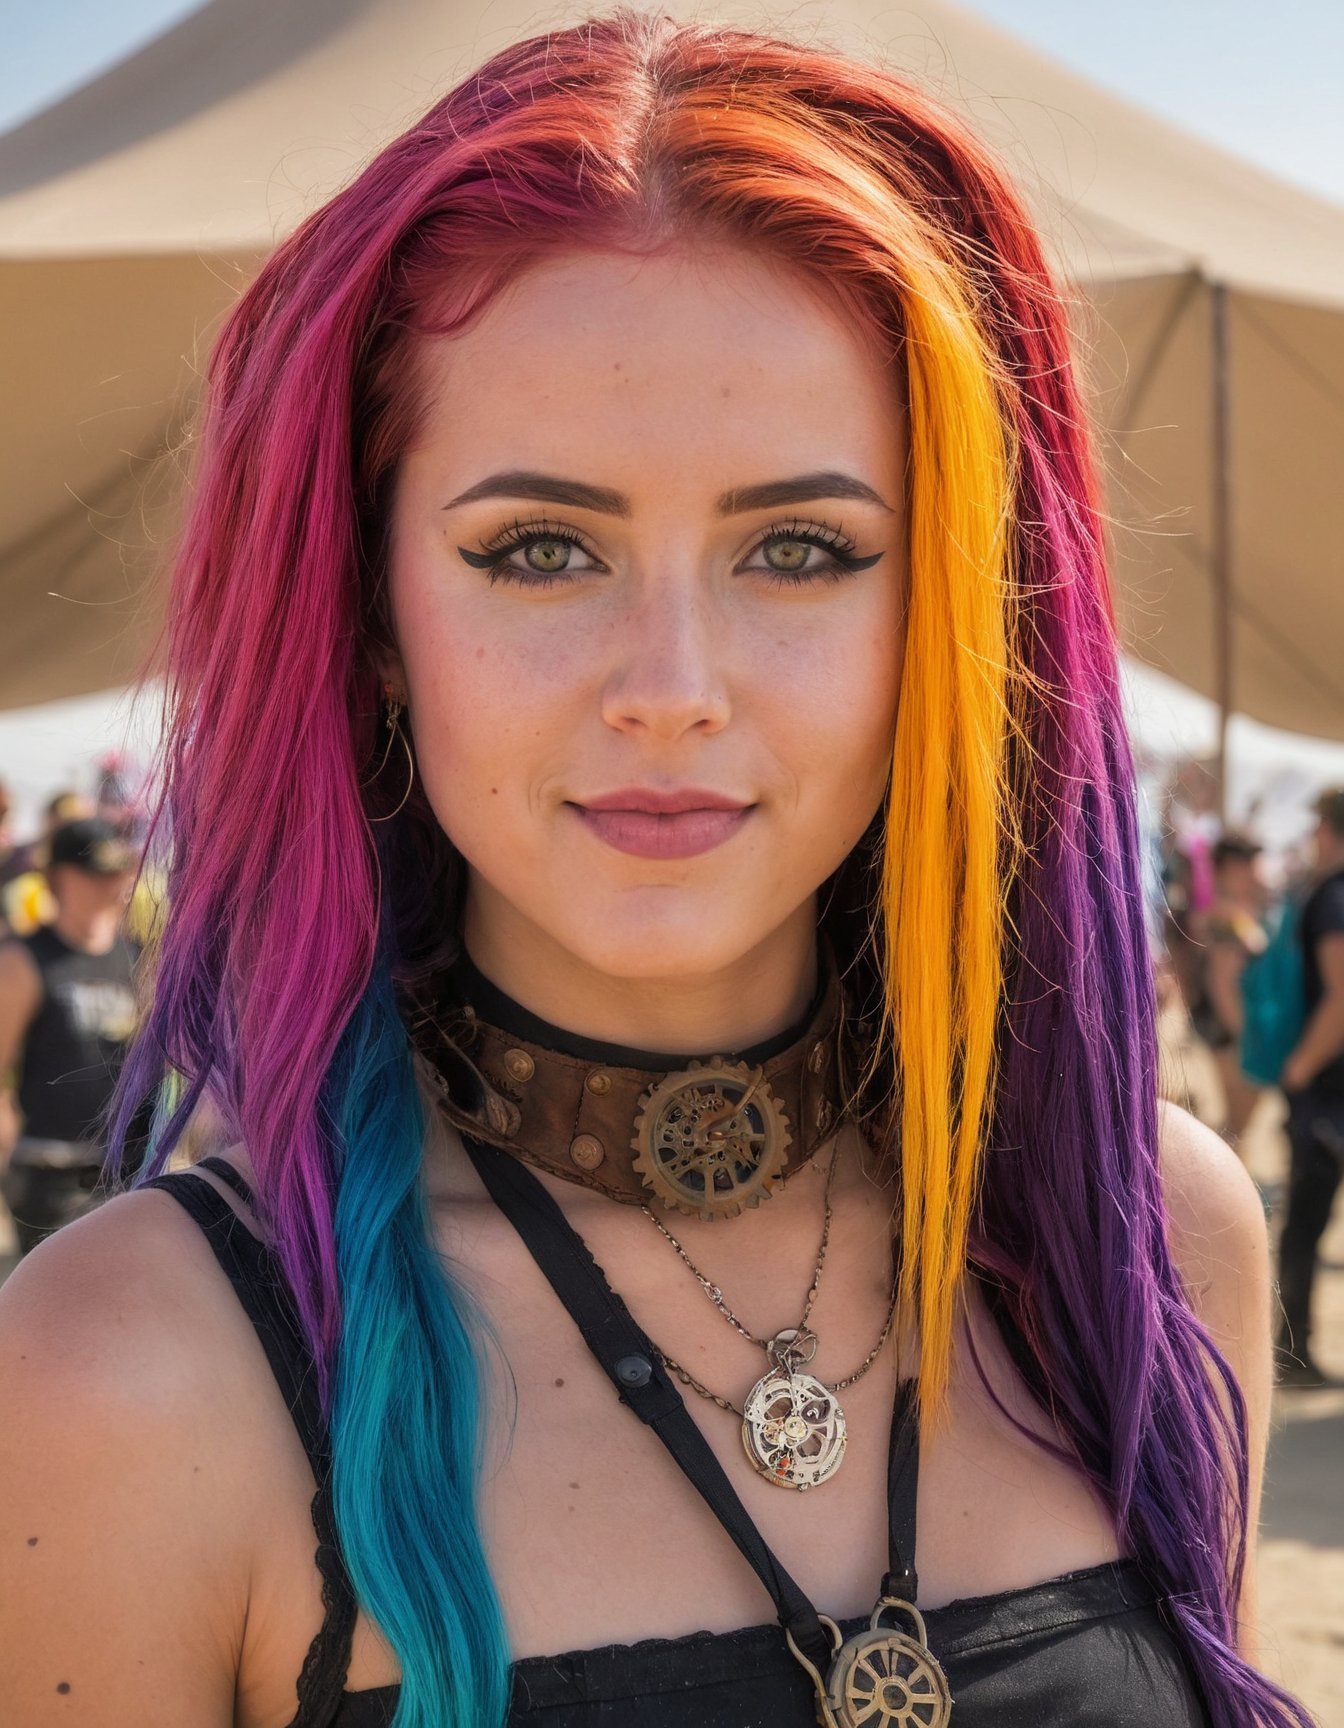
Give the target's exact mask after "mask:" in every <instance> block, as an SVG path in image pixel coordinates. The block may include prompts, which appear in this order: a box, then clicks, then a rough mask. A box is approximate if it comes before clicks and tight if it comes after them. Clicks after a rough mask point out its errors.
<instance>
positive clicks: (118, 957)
mask: <svg viewBox="0 0 1344 1728" xmlns="http://www.w3.org/2000/svg"><path fill="white" fill-rule="evenodd" d="M135 866H136V858H135V853H134V852H133V850H132V849H131V847H130V846H128V845H127V844H126V842H125V841H124V840H123V839H122V837H121V835H120V833H119V832H118V830H117V829H116V828H115V827H114V826H113V824H112V823H110V822H106V821H103V820H102V819H101V818H97V817H88V818H85V819H82V820H78V821H74V822H66V823H63V824H61V825H60V826H59V827H57V828H56V829H55V830H54V831H53V833H52V835H51V838H50V842H49V847H48V856H47V864H46V875H47V879H48V882H49V884H50V888H51V894H52V898H53V901H54V903H55V907H56V913H55V917H54V918H53V920H52V921H51V923H49V924H46V925H44V926H43V927H42V928H40V929H38V930H35V931H33V932H32V933H31V934H29V935H26V936H22V937H17V938H13V939H11V940H8V941H6V942H4V943H3V944H0V1167H3V1165H4V1163H5V1162H6V1158H7V1162H8V1169H7V1172H6V1176H5V1198H6V1199H7V1201H8V1203H9V1207H10V1210H11V1212H12V1213H13V1215H14V1222H15V1226H16V1230H17V1233H18V1239H19V1251H20V1253H27V1252H28V1251H29V1250H30V1249H31V1248H33V1247H34V1246H35V1245H36V1244H37V1243H38V1242H39V1241H41V1240H42V1238H43V1237H44V1236H47V1235H49V1234H50V1233H51V1231H52V1230H54V1229H56V1228H57V1227H58V1226H59V1225H61V1224H64V1223H66V1222H68V1221H69V1220H70V1219H72V1218H75V1217H78V1216H80V1215H81V1214H82V1213H84V1212H86V1211H88V1210H89V1209H90V1208H91V1207H92V1206H93V1205H94V1204H95V1201H96V1195H95V1192H94V1190H95V1187H96V1184H97V1181H98V1175H99V1171H100V1168H101V1165H102V1143H101V1119H102V1115H103V1111H104V1108H105V1107H106V1105H107V1102H108V1100H109V1098H110V1097H111V1094H112V1089H113V1086H114V1085H115V1083H116V1078H117V1072H118V1069H119V1067H120V1062H121V1056H122V1052H123V1050H124V1047H125V1045H126V1043H127V1042H128V1040H129V1039H130V1036H131V1033H132V1032H133V1030H134V1027H135V992H134V989H133V986H132V974H133V969H134V966H135V962H136V959H137V958H138V949H137V947H136V945H135V944H134V943H133V942H131V941H130V940H129V939H128V938H127V937H126V935H125V934H124V933H123V931H122V921H123V918H124V915H125V910H126V904H127V900H128V898H129V895H130V892H131V886H132V884H133V882H134V880H135ZM11 1081H12V1085H11V1084H10V1082H11Z"/></svg>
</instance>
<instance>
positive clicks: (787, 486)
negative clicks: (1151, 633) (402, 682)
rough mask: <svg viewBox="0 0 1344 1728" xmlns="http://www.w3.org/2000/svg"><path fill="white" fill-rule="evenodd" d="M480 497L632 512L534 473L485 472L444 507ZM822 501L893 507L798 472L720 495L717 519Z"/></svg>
mask: <svg viewBox="0 0 1344 1728" xmlns="http://www.w3.org/2000/svg"><path fill="white" fill-rule="evenodd" d="M482 498H529V499H533V500H535V501H536V502H538V503H542V504H568V505H569V506H570V507H571V508H572V509H575V510H595V511H597V512H598V514H599V515H602V516H629V515H630V514H631V508H630V500H629V499H628V498H627V497H626V496H625V494H624V493H623V492H613V491H612V490H610V488H608V487H606V486H589V485H586V484H585V483H584V482H583V481H582V480H562V479H560V478H559V477H558V476H557V475H554V474H536V473H533V472H531V471H530V470H528V469H511V470H510V471H509V472H507V473H503V474H489V475H487V476H486V478H485V479H484V480H478V481H477V483H476V484H475V485H474V486H469V487H468V488H467V490H466V491H465V492H459V493H458V495H457V497H456V498H454V499H453V500H452V501H451V502H450V503H448V504H445V505H444V509H445V510H456V509H457V508H458V507H459V505H462V504H475V503H478V502H479V501H480V500H481V499H482ZM820 498H855V499H858V500H860V501H861V502H863V503H865V504H876V505H878V506H879V507H880V508H881V509H883V510H886V511H888V512H889V513H890V512H891V505H890V504H888V503H887V501H886V499H885V498H883V497H882V496H881V494H880V493H877V492H875V491H874V490H873V488H872V487H871V486H868V485H865V483H864V482H863V481H862V480H856V479H855V478H854V476H853V475H852V474H841V473H838V472H835V471H827V472H823V473H819V474H799V475H796V476H795V477H794V478H793V479H791V480H767V481H766V482H765V483H764V484H763V485H760V486H738V487H735V488H734V489H733V490H732V491H731V492H724V493H722V494H721V495H720V496H719V498H718V500H717V502H716V504H715V508H716V509H717V511H718V513H719V515H720V516H740V515H743V514H744V513H745V512H746V511H748V510H778V509H779V508H780V507H781V506H783V505H785V504H810V503H812V502H814V501H815V500H817V499H820Z"/></svg>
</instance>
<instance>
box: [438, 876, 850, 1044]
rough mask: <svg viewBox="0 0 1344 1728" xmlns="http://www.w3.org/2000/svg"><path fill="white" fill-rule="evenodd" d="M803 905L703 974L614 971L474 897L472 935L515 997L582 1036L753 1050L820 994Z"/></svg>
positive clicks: (479, 953) (481, 959)
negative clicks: (791, 923)
mask: <svg viewBox="0 0 1344 1728" xmlns="http://www.w3.org/2000/svg"><path fill="white" fill-rule="evenodd" d="M803 912H804V914H805V916H803V917H800V918H799V919H798V920H797V921H796V927H789V928H786V929H785V930H782V931H776V932H774V933H773V934H772V935H771V936H770V937H769V938H768V939H767V940H766V941H765V942H763V943H761V944H760V945H759V946H757V947H756V948H754V949H751V950H749V951H748V952H747V953H745V954H743V955H741V956H739V957H737V958H735V959H734V960H732V961H730V962H728V963H727V964H725V965H723V966H721V967H718V968H715V969H713V970H709V971H705V972H697V973H694V974H691V973H686V974H681V973H675V972H671V971H667V970H653V971H650V972H640V973H632V974H620V975H618V974H613V973H609V972H604V971H602V970H600V969H599V968H597V967H595V966H592V965H590V964H588V963H587V962H586V961H585V960H584V959H583V958H582V957H580V956H578V955H576V954H573V953H572V952H570V951H569V950H567V949H565V948H562V947H561V946H560V945H559V944H558V943H555V942H554V941H552V940H551V939H550V938H548V937H547V936H545V935H544V934H543V933H542V932H538V931H534V930H531V929H529V930H527V931H521V930H517V929H510V928H507V927H502V926H501V924H500V922H499V921H497V920H495V919H490V918H483V917H481V916H480V915H479V908H477V910H476V911H475V912H474V911H473V903H472V901H471V900H470V899H469V900H468V904H467V909H466V914H465V916H464V919H463V941H464V945H465V947H466V949H467V952H468V954H469V955H470V956H471V959H472V962H473V964H474V965H475V966H476V967H477V968H478V970H479V971H480V972H482V973H483V974H484V975H485V976H486V978H488V979H489V980H490V982H491V983H493V984H494V985H496V986H497V988H498V989H500V990H501V991H503V992H504V994H505V995H506V996H510V997H512V998H513V1000H514V1001H515V1002H517V1003H518V1004H519V1006H520V1007H522V1008H524V1009H526V1010H527V1012H528V1013H529V1014H533V1015H535V1016H536V1017H537V1018H538V1019H540V1020H543V1021H546V1022H548V1023H549V1024H550V1025H552V1026H556V1027H562V1028H564V1029H565V1030H566V1031H568V1032H571V1033H573V1034H574V1035H576V1036H577V1037H579V1038H582V1039H587V1040H592V1041H594V1042H597V1043H603V1044H619V1045H624V1046H634V1047H637V1048H638V1049H640V1050H645V1051H651V1052H663V1053H666V1054H669V1055H688V1054H696V1053H706V1052H711V1051H724V1050H747V1049H751V1048H753V1047H755V1046H756V1045H760V1044H765V1043H767V1042H768V1041H769V1040H770V1039H772V1038H775V1037H777V1036H778V1035H779V1034H780V1033H781V1032H784V1031H787V1030H788V1029H789V1028H790V1027H792V1026H794V1025H796V1024H797V1023H798V1021H799V1020H800V1019H801V1018H802V1017H803V1016H804V1015H805V1014H806V1013H807V1011H808V1008H809V1006H810V1005H811V1003H812V1001H813V998H814V996H815V994H816V989H817V960H816V926H815V918H814V916H813V909H812V908H811V907H810V906H807V907H805V908H803Z"/></svg>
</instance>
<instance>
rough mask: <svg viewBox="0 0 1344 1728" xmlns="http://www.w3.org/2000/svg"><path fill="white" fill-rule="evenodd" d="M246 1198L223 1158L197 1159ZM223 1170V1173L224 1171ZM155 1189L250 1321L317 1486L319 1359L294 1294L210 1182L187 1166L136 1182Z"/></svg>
mask: <svg viewBox="0 0 1344 1728" xmlns="http://www.w3.org/2000/svg"><path fill="white" fill-rule="evenodd" d="M202 1167H203V1168H205V1169H208V1170H210V1171H211V1172H212V1173H213V1174H214V1175H216V1176H219V1177H220V1178H221V1180H223V1181H225V1182H227V1183H228V1184H229V1186H230V1187H231V1188H233V1189H234V1191H235V1192H236V1193H237V1194H238V1195H239V1197H240V1198H241V1199H243V1200H245V1201H249V1202H250V1200H251V1192H250V1190H249V1189H248V1186H247V1183H246V1182H244V1181H243V1179H242V1177H241V1176H239V1175H238V1173H237V1172H236V1171H235V1170H234V1169H233V1168H232V1166H231V1165H229V1164H226V1163H225V1162H224V1161H223V1159H218V1158H208V1159H204V1160H202ZM225 1172H228V1174H227V1175H226V1174H225ZM142 1186H143V1187H145V1188H159V1189H162V1190H163V1192H164V1193H165V1194H171V1195H172V1197H173V1199H174V1200H176V1201H177V1203H178V1204H179V1205H180V1206H181V1207H182V1208H183V1210H184V1211H186V1212H187V1213H189V1214H190V1215H191V1217H192V1218H193V1219H194V1220H195V1222H196V1223H197V1224H198V1225H199V1226H200V1229H201V1233H202V1235H203V1236H204V1237H205V1240H206V1242H207V1243H208V1244H209V1246H210V1250H211V1252H212V1253H213V1254H214V1256H215V1259H216V1260H217V1261H218V1262H219V1264H220V1267H221V1268H222V1269H223V1271H224V1274H225V1276H226V1277H227V1278H228V1280H229V1283H230V1284H232V1286H233V1290H234V1294H235V1295H236V1296H237V1298H238V1300H239V1302H240V1303H241V1304H242V1307H243V1311H244V1312H245V1313H246V1315H247V1317H248V1319H249V1320H250V1321H251V1322H252V1326H253V1329H254V1330H255V1332H256V1334H257V1337H258V1338H259V1339H260V1340H261V1347H262V1349H263V1350H264V1351H265V1352H266V1360H267V1362H269V1363H270V1366H271V1372H272V1374H274V1376H275V1379H276V1383H277V1384H278V1385H279V1387H280V1391H281V1394H282V1396H283V1397H284V1400H285V1405H286V1407H287V1408H288V1410H289V1413H290V1415H291V1416H292V1417H293V1419H294V1426H295V1427H296V1428H297V1429H298V1431H299V1438H300V1439H301V1440H302V1441H303V1449H304V1451H305V1452H306V1453H307V1454H308V1461H309V1463H310V1464H311V1465H312V1467H313V1475H314V1476H315V1477H316V1478H317V1481H318V1483H319V1484H321V1483H323V1482H325V1481H326V1478H327V1476H328V1474H329V1473H330V1466H331V1446H330V1442H329V1440H328V1437H327V1430H326V1423H325V1422H324V1421H323V1419H322V1409H321V1404H320V1402H319V1399H318V1392H317V1365H316V1363H315V1362H314V1361H313V1358H312V1355H311V1353H310V1352H309V1349H308V1345H307V1342H306V1341H305V1339H304V1336H303V1331H302V1328H301V1327H300V1325H299V1319H298V1314H297V1312H296V1310H295V1307H294V1300H293V1297H292V1296H291V1295H290V1293H289V1289H288V1287H287V1286H286V1284H285V1280H284V1275H283V1274H282V1272H281V1270H280V1266H279V1263H278V1262H277V1260H276V1259H275V1257H274V1255H272V1254H271V1253H270V1252H269V1250H268V1249H267V1248H266V1246H265V1244H264V1243H262V1242H260V1241H258V1239H257V1238H256V1237H255V1236H254V1235H253V1234H252V1232H251V1231H250V1230H249V1229H248V1228H247V1226H246V1225H245V1224H244V1223H243V1221H242V1219H241V1218H239V1216H238V1214H237V1213H236V1212H235V1211H234V1209H233V1207H232V1206H230V1205H229V1203H228V1201H227V1200H226V1199H225V1198H224V1196H223V1195H222V1194H221V1193H220V1192H219V1191H218V1189H216V1188H212V1187H211V1186H210V1184H209V1183H208V1182H203V1181H201V1179H200V1178H199V1177H198V1176H197V1175H195V1174H194V1173H193V1172H192V1171H190V1170H181V1171H175V1172H173V1173H172V1174H170V1175H165V1176H156V1177H153V1178H152V1179H151V1180H150V1181H148V1182H145V1183H143V1184H142Z"/></svg>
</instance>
